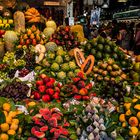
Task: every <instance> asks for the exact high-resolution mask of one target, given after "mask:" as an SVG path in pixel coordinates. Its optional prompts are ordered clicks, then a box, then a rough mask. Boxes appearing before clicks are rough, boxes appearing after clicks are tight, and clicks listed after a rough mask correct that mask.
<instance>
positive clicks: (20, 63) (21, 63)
mask: <svg viewBox="0 0 140 140" xmlns="http://www.w3.org/2000/svg"><path fill="white" fill-rule="evenodd" d="M14 65H15V67H24V66H25V65H26V62H25V61H24V60H22V59H18V60H17V61H15V63H14Z"/></svg>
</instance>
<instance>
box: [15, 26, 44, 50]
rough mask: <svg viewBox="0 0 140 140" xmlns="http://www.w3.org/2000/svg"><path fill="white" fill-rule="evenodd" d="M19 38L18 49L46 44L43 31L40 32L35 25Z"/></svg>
mask: <svg viewBox="0 0 140 140" xmlns="http://www.w3.org/2000/svg"><path fill="white" fill-rule="evenodd" d="M19 38H20V39H19V45H17V48H22V47H29V46H30V45H32V46H35V45H37V44H42V45H43V44H45V41H44V38H43V37H42V35H41V31H39V29H38V28H37V27H36V26H35V25H32V27H31V28H29V29H26V31H25V33H22V34H21V35H20V37H19Z"/></svg>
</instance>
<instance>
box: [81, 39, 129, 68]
mask: <svg viewBox="0 0 140 140" xmlns="http://www.w3.org/2000/svg"><path fill="white" fill-rule="evenodd" d="M81 47H82V49H84V50H85V53H86V54H87V55H89V54H92V55H94V57H95V61H96V63H97V62H98V61H99V60H103V59H106V58H113V59H114V60H115V61H116V62H117V64H118V65H119V66H120V67H123V68H128V67H130V66H131V63H132V62H131V59H129V58H128V57H127V56H126V54H124V52H122V51H121V50H120V49H119V46H117V45H116V44H115V43H114V42H113V41H110V40H108V39H104V38H102V37H101V36H98V37H97V38H96V39H93V40H92V41H90V42H87V44H85V45H83V46H81Z"/></svg>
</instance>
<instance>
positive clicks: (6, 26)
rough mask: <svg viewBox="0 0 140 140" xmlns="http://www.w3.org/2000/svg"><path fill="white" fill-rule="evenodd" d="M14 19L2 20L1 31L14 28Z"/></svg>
mask: <svg viewBox="0 0 140 140" xmlns="http://www.w3.org/2000/svg"><path fill="white" fill-rule="evenodd" d="M13 23H14V21H13V19H5V18H0V29H6V30H7V29H10V28H11V27H12V26H13Z"/></svg>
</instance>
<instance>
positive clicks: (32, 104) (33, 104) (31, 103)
mask: <svg viewBox="0 0 140 140" xmlns="http://www.w3.org/2000/svg"><path fill="white" fill-rule="evenodd" d="M35 105H36V103H35V102H30V103H28V106H30V107H32V106H35Z"/></svg>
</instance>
